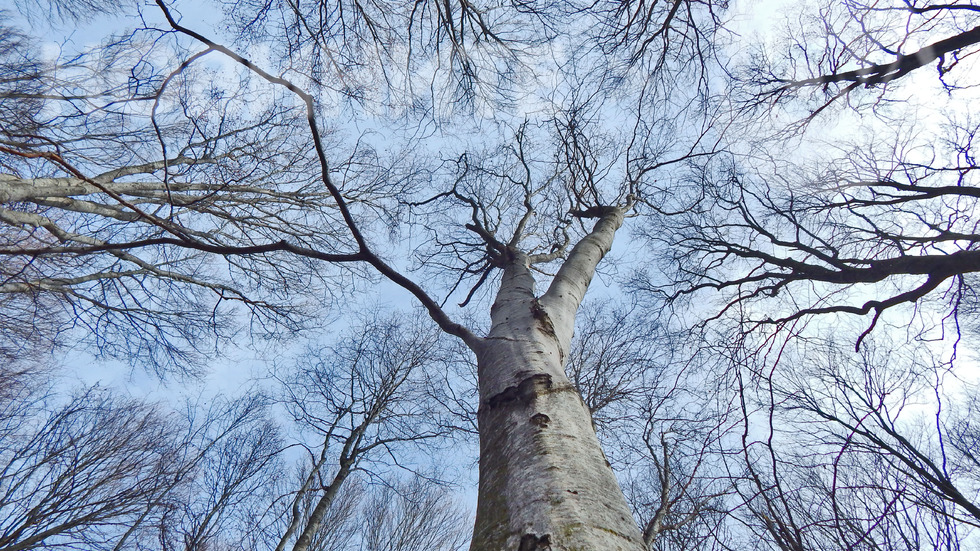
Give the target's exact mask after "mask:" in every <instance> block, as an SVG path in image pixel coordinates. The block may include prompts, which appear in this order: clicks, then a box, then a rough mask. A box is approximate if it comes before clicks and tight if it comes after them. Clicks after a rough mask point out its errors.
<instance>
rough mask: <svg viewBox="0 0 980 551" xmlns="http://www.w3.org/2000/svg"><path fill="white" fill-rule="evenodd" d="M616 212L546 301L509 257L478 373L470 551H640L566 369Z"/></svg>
mask: <svg viewBox="0 0 980 551" xmlns="http://www.w3.org/2000/svg"><path fill="white" fill-rule="evenodd" d="M622 221H623V212H622V210H621V209H609V212H607V213H606V214H605V215H603V216H602V218H600V220H599V222H597V224H596V227H595V229H593V231H592V233H591V234H589V235H588V236H587V237H586V238H585V239H583V240H582V241H581V242H580V243H579V244H577V245H576V246H575V248H574V249H573V250H572V252H571V254H570V255H569V258H568V259H567V260H566V262H565V264H564V265H563V266H562V268H561V269H560V270H559V272H558V274H557V276H556V277H555V280H554V282H553V283H552V285H551V288H550V289H549V290H548V292H547V293H545V294H544V295H543V296H541V297H540V298H538V297H536V296H535V294H534V278H533V276H532V275H531V272H530V270H529V260H528V257H527V256H526V255H523V254H521V253H519V252H514V251H512V252H511V258H510V259H509V261H508V265H507V266H506V267H505V270H504V275H503V280H502V282H501V288H500V291H499V293H498V295H497V299H496V301H495V302H494V305H493V310H492V311H491V320H492V327H491V330H490V334H489V335H488V336H487V337H486V338H485V339H483V340H482V341H481V343H480V344H479V345H478V346H477V347H475V348H476V349H477V350H476V353H477V361H478V365H479V385H480V410H479V414H478V419H479V430H480V486H479V501H478V505H477V513H476V527H475V530H474V534H473V543H472V546H471V551H501V550H508V551H510V550H515V551H530V550H537V549H551V550H555V551H557V550H569V551H570V550H596V551H615V550H633V551H636V550H641V549H643V538H642V535H641V534H640V531H639V528H638V527H637V525H636V523H635V522H634V520H633V518H632V515H631V514H630V510H629V507H628V506H627V505H626V500H625V498H624V497H623V493H622V490H621V489H620V487H619V484H618V482H617V481H616V478H615V476H614V475H613V472H612V469H611V468H610V466H609V462H608V461H607V460H606V457H605V454H603V452H602V449H601V448H600V447H599V441H598V439H597V438H596V433H595V430H594V428H593V425H592V417H591V415H590V413H589V410H588V408H587V407H586V405H585V403H584V402H583V401H582V398H581V397H580V396H579V394H578V392H577V391H576V389H575V387H574V386H573V385H572V383H571V381H569V379H568V377H566V376H565V372H564V364H565V359H566V357H567V354H568V347H569V344H570V341H571V337H572V329H573V326H574V318H575V312H576V311H577V310H578V307H579V305H580V304H581V301H582V298H583V297H584V294H585V290H586V289H587V288H588V285H589V282H590V281H591V279H592V275H593V274H594V272H595V267H596V265H597V264H598V262H599V260H601V259H602V257H603V256H604V255H605V254H606V253H607V252H608V251H609V248H610V247H611V246H612V238H613V235H614V234H615V231H616V229H618V228H619V226H620V225H621V224H622Z"/></svg>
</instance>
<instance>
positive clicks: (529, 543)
mask: <svg viewBox="0 0 980 551" xmlns="http://www.w3.org/2000/svg"><path fill="white" fill-rule="evenodd" d="M545 549H551V535H550V534H545V535H543V536H541V537H538V536H536V535H535V534H524V535H523V536H521V545H520V547H518V548H517V551H541V550H545Z"/></svg>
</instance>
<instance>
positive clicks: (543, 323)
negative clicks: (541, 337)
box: [531, 299, 558, 338]
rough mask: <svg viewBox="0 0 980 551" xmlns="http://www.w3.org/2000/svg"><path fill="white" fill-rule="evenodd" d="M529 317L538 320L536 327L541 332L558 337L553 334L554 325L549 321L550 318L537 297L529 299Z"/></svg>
mask: <svg viewBox="0 0 980 551" xmlns="http://www.w3.org/2000/svg"><path fill="white" fill-rule="evenodd" d="M531 317H533V318H534V319H535V320H537V322H538V329H540V330H541V332H542V333H544V334H545V335H548V336H549V337H551V338H558V335H556V334H555V326H554V324H553V323H551V318H550V317H548V312H546V311H545V309H544V307H543V306H541V303H540V302H538V299H533V300H531Z"/></svg>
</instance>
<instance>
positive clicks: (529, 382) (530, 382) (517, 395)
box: [487, 373, 551, 410]
mask: <svg viewBox="0 0 980 551" xmlns="http://www.w3.org/2000/svg"><path fill="white" fill-rule="evenodd" d="M550 390H551V375H547V374H544V373H539V374H537V375H531V376H530V377H528V378H527V379H524V380H523V381H521V382H520V384H518V385H515V386H509V387H507V388H505V389H504V390H503V391H501V392H500V393H499V394H497V395H496V396H492V397H490V399H489V400H487V409H490V410H492V409H496V408H498V407H500V406H502V405H504V404H506V403H508V402H514V401H516V400H520V401H522V402H525V403H527V402H530V401H531V400H532V399H533V398H534V397H535V396H539V395H541V394H544V393H546V392H548V391H550Z"/></svg>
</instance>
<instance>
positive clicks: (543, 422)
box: [531, 413, 551, 429]
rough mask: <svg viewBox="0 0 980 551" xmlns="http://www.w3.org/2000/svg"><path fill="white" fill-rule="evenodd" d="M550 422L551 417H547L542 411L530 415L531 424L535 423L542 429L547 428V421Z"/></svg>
mask: <svg viewBox="0 0 980 551" xmlns="http://www.w3.org/2000/svg"><path fill="white" fill-rule="evenodd" d="M550 422H551V417H548V416H547V415H545V414H543V413H535V414H534V415H533V416H531V424H533V425H537V426H539V427H541V428H543V429H546V428H548V423H550Z"/></svg>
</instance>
